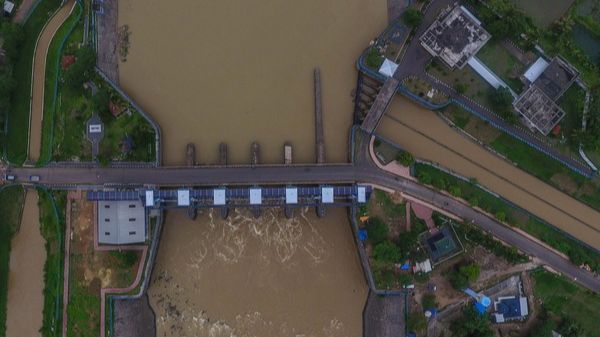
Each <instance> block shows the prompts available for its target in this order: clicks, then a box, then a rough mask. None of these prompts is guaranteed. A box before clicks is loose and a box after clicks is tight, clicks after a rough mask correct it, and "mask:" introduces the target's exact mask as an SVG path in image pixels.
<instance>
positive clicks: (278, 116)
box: [119, 0, 387, 164]
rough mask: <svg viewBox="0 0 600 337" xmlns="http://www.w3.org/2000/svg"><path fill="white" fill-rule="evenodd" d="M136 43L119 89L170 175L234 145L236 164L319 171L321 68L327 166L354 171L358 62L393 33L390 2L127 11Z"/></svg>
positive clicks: (157, 6)
mask: <svg viewBox="0 0 600 337" xmlns="http://www.w3.org/2000/svg"><path fill="white" fill-rule="evenodd" d="M119 24H120V25H128V26H129V31H130V32H131V36H130V38H129V40H130V44H131V45H130V48H129V54H128V56H127V61H126V62H124V63H121V64H120V66H119V67H120V70H119V77H120V82H121V85H122V86H123V88H125V90H126V91H127V92H128V93H129V94H131V96H133V98H134V99H135V100H136V101H138V102H139V103H140V105H141V106H142V107H144V109H146V110H147V111H148V112H149V113H150V114H152V115H153V116H154V117H155V118H156V120H157V121H158V122H159V124H160V126H161V129H162V131H163V136H164V139H163V147H164V156H165V158H164V159H165V162H166V163H167V164H183V163H185V146H186V144H187V143H188V142H193V143H195V145H196V149H197V151H196V152H197V158H198V161H199V162H201V163H215V162H216V161H217V160H218V145H219V143H220V142H226V143H227V144H228V145H229V161H230V162H231V163H249V162H250V145H251V143H252V142H253V141H257V142H258V143H259V144H260V147H261V161H262V162H265V163H283V144H284V142H286V141H289V142H291V143H292V145H293V149H294V151H293V157H294V161H295V162H314V160H315V151H314V148H315V128H314V85H313V69H314V68H315V67H320V69H321V78H322V87H323V89H322V96H323V115H324V116H323V119H324V126H325V128H324V131H325V132H324V133H325V143H326V150H327V159H328V161H330V162H340V161H346V158H347V151H346V148H347V134H348V128H349V127H350V124H351V118H352V111H353V103H352V97H351V94H352V91H353V89H354V88H355V85H356V76H357V71H356V67H355V62H356V59H357V57H358V56H359V55H360V53H361V52H362V50H363V49H364V48H365V47H366V46H367V45H368V43H369V41H370V40H371V39H373V38H375V37H376V36H377V35H378V34H379V33H380V32H381V31H382V30H383V28H385V26H386V24H387V9H386V1H385V0H328V1H322V0H304V1H289V0H245V1H232V0H223V1H208V0H177V1H158V0H120V1H119Z"/></svg>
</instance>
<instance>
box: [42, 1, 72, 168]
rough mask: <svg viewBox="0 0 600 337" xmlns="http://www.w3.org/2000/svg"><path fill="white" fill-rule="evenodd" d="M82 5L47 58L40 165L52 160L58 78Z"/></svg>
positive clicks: (55, 40) (59, 32) (59, 34)
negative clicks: (65, 46) (68, 39)
mask: <svg viewBox="0 0 600 337" xmlns="http://www.w3.org/2000/svg"><path fill="white" fill-rule="evenodd" d="M82 11H83V10H82V8H81V5H79V4H77V5H76V6H75V9H74V11H73V13H72V14H71V16H70V17H69V18H68V19H67V20H66V21H65V22H64V23H63V25H62V26H61V27H60V28H59V30H58V31H57V32H56V34H55V35H54V38H53V39H52V43H51V44H50V49H49V50H48V57H47V58H46V82H45V84H44V85H45V89H44V120H43V126H42V149H41V152H40V159H39V163H46V162H48V161H50V160H51V159H52V143H53V138H54V137H53V135H54V133H53V131H54V130H53V127H54V124H55V122H56V104H57V99H58V97H57V95H56V93H57V92H58V85H59V83H58V77H59V75H60V68H59V65H60V58H61V55H62V48H63V45H64V43H65V42H66V39H67V38H68V37H69V35H70V34H71V33H72V32H73V29H74V28H75V27H76V25H77V24H78V23H79V22H81V20H80V19H81V13H82Z"/></svg>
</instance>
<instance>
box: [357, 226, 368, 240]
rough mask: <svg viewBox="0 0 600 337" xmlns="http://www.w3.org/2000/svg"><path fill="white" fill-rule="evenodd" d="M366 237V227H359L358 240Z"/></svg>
mask: <svg viewBox="0 0 600 337" xmlns="http://www.w3.org/2000/svg"><path fill="white" fill-rule="evenodd" d="M367 238H368V235H367V230H366V229H359V230H358V239H359V240H360V241H366V240H367Z"/></svg>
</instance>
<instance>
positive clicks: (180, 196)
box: [177, 190, 190, 206]
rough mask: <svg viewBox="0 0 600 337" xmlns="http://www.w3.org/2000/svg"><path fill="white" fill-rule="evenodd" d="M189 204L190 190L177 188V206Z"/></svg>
mask: <svg viewBox="0 0 600 337" xmlns="http://www.w3.org/2000/svg"><path fill="white" fill-rule="evenodd" d="M189 205H190V191H189V190H178V191H177V206H189Z"/></svg>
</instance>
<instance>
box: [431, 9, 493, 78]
mask: <svg viewBox="0 0 600 337" xmlns="http://www.w3.org/2000/svg"><path fill="white" fill-rule="evenodd" d="M490 38H491V35H490V34H489V33H488V32H487V31H486V30H485V29H483V27H481V23H480V22H479V20H477V19H476V18H475V16H474V15H473V14H471V13H470V12H469V11H468V10H467V9H466V8H464V7H463V6H457V7H454V9H452V10H451V11H449V12H448V11H445V12H443V13H442V14H441V15H440V16H439V17H438V18H437V19H436V21H434V22H433V24H432V25H431V26H430V27H429V28H428V29H427V31H425V33H424V34H423V35H422V36H421V38H420V41H421V45H422V46H423V47H424V48H425V49H426V50H427V51H428V52H429V53H430V54H431V55H433V56H437V57H439V58H440V59H441V60H442V61H443V62H444V63H445V64H446V65H447V66H448V67H450V68H462V67H464V65H465V64H467V62H468V61H469V59H470V58H471V57H472V56H473V55H475V54H477V52H478V51H479V49H481V47H483V45H485V43H486V42H487V41H488V40H489V39H490Z"/></svg>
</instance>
